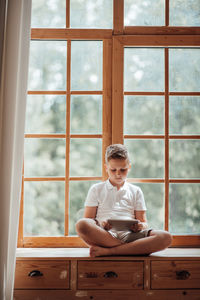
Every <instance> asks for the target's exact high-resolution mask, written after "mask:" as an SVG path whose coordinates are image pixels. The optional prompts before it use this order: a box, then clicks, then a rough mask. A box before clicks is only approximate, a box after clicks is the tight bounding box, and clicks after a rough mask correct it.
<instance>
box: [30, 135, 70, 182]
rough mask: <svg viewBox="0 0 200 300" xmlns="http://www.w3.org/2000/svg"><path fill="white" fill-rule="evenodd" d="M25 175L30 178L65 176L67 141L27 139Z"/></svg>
mask: <svg viewBox="0 0 200 300" xmlns="http://www.w3.org/2000/svg"><path fill="white" fill-rule="evenodd" d="M24 174H25V176H26V177H29V176H64V175H65V139H26V140H25V150H24Z"/></svg>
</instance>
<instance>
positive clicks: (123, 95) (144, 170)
mask: <svg viewBox="0 0 200 300" xmlns="http://www.w3.org/2000/svg"><path fill="white" fill-rule="evenodd" d="M171 2H172V1H170V2H169V1H167V0H166V1H164V0H155V1H154V3H153V4H152V1H147V0H146V1H134V4H133V1H129V0H124V1H122V0H114V1H112V0H99V1H98V2H94V1H92V0H87V1H82V0H73V1H69V0H67V1H65V0H62V1H61V0H54V1H50V2H48V4H46V6H45V5H44V4H42V2H40V1H36V0H34V1H33V13H32V15H33V16H32V31H31V39H32V41H31V48H30V66H29V91H28V99H27V115H26V134H25V151H24V175H23V186H22V200H21V214H20V226H19V239H18V246H19V247H38V246H42V247H55V246H56V247H75V246H83V243H82V241H81V240H80V239H79V238H78V237H77V236H76V232H75V227H74V225H75V222H76V220H77V219H79V218H80V217H81V215H82V213H83V204H84V200H85V197H86V195H87V191H88V189H89V187H90V186H91V184H93V183H94V182H98V181H100V180H105V179H106V173H105V170H104V153H105V148H106V147H107V146H108V145H109V144H110V143H125V144H126V145H127V147H128V149H129V152H130V154H131V159H132V170H131V172H130V173H129V178H128V180H129V181H130V182H131V183H133V184H134V183H136V184H137V185H139V186H141V187H142V190H143V192H144V195H145V199H146V204H147V208H148V211H147V217H148V221H149V224H150V226H152V227H154V228H157V229H166V230H169V231H170V232H171V233H172V234H173V235H174V242H173V245H174V246H177V245H178V246H188V245H190V246H191V245H193V246H196V245H199V232H200V227H199V219H200V202H199V193H200V163H199V162H200V158H199V155H200V151H199V150H200V149H199V148H200V142H199V139H200V132H199V128H200V118H199V115H200V87H199V82H200V67H199V66H200V39H199V34H200V29H199V27H198V26H199V25H200V18H199V15H198V14H197V11H199V9H198V10H197V7H198V6H199V4H198V2H197V1H187V3H186V1H185V2H184V5H185V6H184V5H183V4H182V2H181V4H180V1H173V3H171ZM194 2H195V3H196V6H195V8H194V5H193V3H194ZM180 5H181V9H180ZM123 12H124V13H123ZM143 12H144V13H143ZM176 16H177V17H176ZM112 20H113V22H112ZM175 22H177V23H176V24H175ZM112 23H113V25H112ZM112 26H113V29H112ZM173 26H176V27H173ZM177 26H179V27H177ZM191 26H193V27H191ZM194 26H196V27H194Z"/></svg>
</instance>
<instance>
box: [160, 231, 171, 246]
mask: <svg viewBox="0 0 200 300" xmlns="http://www.w3.org/2000/svg"><path fill="white" fill-rule="evenodd" d="M160 239H161V242H162V245H163V247H164V248H167V247H169V246H170V245H171V243H172V236H171V234H170V233H169V232H167V231H163V232H162V234H161V235H160Z"/></svg>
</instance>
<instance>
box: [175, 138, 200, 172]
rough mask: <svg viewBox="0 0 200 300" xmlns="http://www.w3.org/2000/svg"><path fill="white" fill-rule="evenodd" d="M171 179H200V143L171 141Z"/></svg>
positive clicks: (197, 141) (196, 141) (194, 141)
mask: <svg viewBox="0 0 200 300" xmlns="http://www.w3.org/2000/svg"><path fill="white" fill-rule="evenodd" d="M170 177H171V178H200V141H199V140H171V141H170Z"/></svg>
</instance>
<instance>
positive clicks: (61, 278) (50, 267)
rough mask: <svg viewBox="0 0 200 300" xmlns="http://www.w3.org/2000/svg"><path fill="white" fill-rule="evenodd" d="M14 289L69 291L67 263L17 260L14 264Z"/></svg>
mask: <svg viewBox="0 0 200 300" xmlns="http://www.w3.org/2000/svg"><path fill="white" fill-rule="evenodd" d="M15 289H69V262H68V261H60V260H59V261H58V260H57V261H53V260H43V261H42V260H35V261H34V260H30V261H29V260H25V261H21V260H19V261H17V262H16V271H15Z"/></svg>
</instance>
